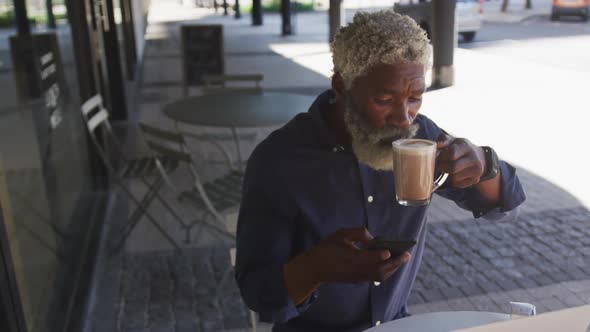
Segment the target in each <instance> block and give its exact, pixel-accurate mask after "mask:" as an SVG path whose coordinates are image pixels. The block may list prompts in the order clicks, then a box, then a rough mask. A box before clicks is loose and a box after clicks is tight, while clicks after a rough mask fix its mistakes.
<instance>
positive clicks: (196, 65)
mask: <svg viewBox="0 0 590 332" xmlns="http://www.w3.org/2000/svg"><path fill="white" fill-rule="evenodd" d="M181 43H182V62H183V68H182V69H183V76H184V85H185V86H195V85H202V84H203V75H207V74H212V75H221V74H223V72H224V58H223V26H222V25H220V24H219V25H183V26H182V27H181Z"/></svg>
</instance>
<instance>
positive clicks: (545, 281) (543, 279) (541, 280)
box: [529, 274, 554, 286]
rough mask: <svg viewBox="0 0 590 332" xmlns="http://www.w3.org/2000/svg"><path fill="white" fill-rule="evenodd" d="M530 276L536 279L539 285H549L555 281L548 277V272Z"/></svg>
mask: <svg viewBox="0 0 590 332" xmlns="http://www.w3.org/2000/svg"><path fill="white" fill-rule="evenodd" d="M529 278H532V279H534V280H535V281H536V282H537V285H538V286H547V285H550V284H552V283H554V281H553V279H551V278H550V277H548V276H547V275H546V274H538V275H535V276H530V277H529Z"/></svg>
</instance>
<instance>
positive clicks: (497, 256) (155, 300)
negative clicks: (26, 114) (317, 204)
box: [94, 0, 590, 332]
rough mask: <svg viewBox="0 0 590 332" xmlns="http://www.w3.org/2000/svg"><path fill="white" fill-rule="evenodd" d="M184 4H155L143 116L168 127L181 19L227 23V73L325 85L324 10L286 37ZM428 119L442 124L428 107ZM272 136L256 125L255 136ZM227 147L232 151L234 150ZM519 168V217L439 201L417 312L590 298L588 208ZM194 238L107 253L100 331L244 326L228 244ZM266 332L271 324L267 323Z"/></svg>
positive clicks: (306, 89)
mask: <svg viewBox="0 0 590 332" xmlns="http://www.w3.org/2000/svg"><path fill="white" fill-rule="evenodd" d="M176 3H177V2H176V1H165V0H154V1H153V4H152V9H151V13H150V24H149V26H148V30H147V38H148V41H147V46H146V54H145V62H144V67H143V73H144V74H143V85H142V89H141V99H142V100H141V113H140V115H139V117H140V119H141V120H142V121H147V122H154V123H157V124H158V125H161V126H167V125H171V122H170V121H169V120H168V119H166V118H165V117H164V116H163V115H162V114H161V108H162V105H163V104H165V103H166V102H169V101H171V100H174V99H176V98H178V97H180V94H181V90H180V86H179V81H180V58H179V47H178V45H179V41H178V24H179V23H182V22H192V23H195V22H198V23H223V24H224V25H225V40H226V44H225V49H226V65H227V72H231V73H251V72H261V73H263V74H264V75H265V80H264V83H263V85H264V88H265V89H268V90H281V91H290V92H296V93H303V94H310V95H315V94H317V93H319V92H321V91H322V90H323V89H325V88H327V87H328V86H329V80H328V76H329V74H330V64H329V54H327V46H326V36H327V24H326V21H327V18H326V16H325V13H310V14H305V15H304V14H300V15H299V16H298V18H297V22H298V23H297V24H298V25H297V26H298V34H297V35H296V36H292V37H288V38H283V37H280V36H279V35H278V31H279V20H278V17H277V16H276V15H266V16H265V26H263V27H258V28H255V27H251V26H250V25H249V21H248V20H249V17H247V16H245V17H244V19H242V20H234V19H233V18H226V17H221V16H216V15H213V14H212V13H211V12H208V11H204V10H193V9H190V8H187V7H179V6H178V5H177V4H176ZM349 14H351V12H350V13H349ZM180 21H182V22H180ZM470 55H471V53H462V54H460V56H458V60H457V66H462V63H466V65H469V61H471V60H470ZM480 88H482V89H483V87H481V86H480ZM449 91H450V92H449V93H451V94H454V93H458V92H454V91H453V90H449ZM432 94H433V96H432V97H431V96H427V98H426V100H427V102H426V103H428V102H429V101H428V100H436V101H437V102H440V100H441V98H444V94H445V90H440V91H437V92H435V93H432ZM429 95H430V94H429ZM302 111H305V110H302ZM458 111H460V110H458ZM467 111H469V109H463V112H467ZM426 112H427V114H428V115H431V114H434V115H438V117H441V115H440V114H437V113H436V112H435V111H434V110H433V109H432V108H430V109H426ZM191 129H192V130H200V131H205V132H215V130H214V129H210V128H191ZM452 129H453V130H457V129H456V127H454V128H452ZM270 130H272V129H263V130H258V137H259V138H263V137H265V135H266V134H268V133H269V132H270ZM469 137H471V136H469ZM256 143H257V141H253V142H244V144H243V148H244V152H245V153H246V154H248V153H249V152H250V151H251V150H252V149H253V147H254V146H255V145H256ZM193 148H194V150H195V151H196V152H197V153H199V154H200V155H203V156H206V157H207V158H208V159H209V160H213V161H216V160H218V159H219V158H220V156H218V155H216V154H215V152H214V151H208V150H207V149H206V148H205V147H203V146H200V145H194V146H193ZM228 148H233V147H232V146H231V144H230V143H228ZM500 151H502V150H500ZM219 160H220V159H219ZM200 171H201V172H203V174H204V176H205V177H209V178H210V177H214V176H215V174H216V171H217V168H216V167H211V166H207V165H205V164H203V165H201V166H200ZM518 172H519V175H520V177H521V180H522V182H523V184H524V186H525V188H526V190H527V194H528V200H527V202H526V204H525V205H523V207H522V210H521V216H520V218H519V220H518V221H517V222H514V223H490V222H486V221H475V220H473V218H472V217H471V215H470V214H469V213H467V212H465V211H462V210H460V209H459V208H457V207H456V206H454V204H452V203H449V202H447V201H445V200H443V199H435V200H434V202H433V203H432V206H431V208H430V211H429V218H430V221H431V224H430V225H429V236H428V242H427V248H426V253H425V256H424V263H423V266H422V269H421V271H420V273H419V276H418V279H417V281H416V285H415V288H414V291H413V293H412V296H411V299H410V311H411V312H414V313H421V312H428V311H441V310H491V311H498V312H507V311H508V309H507V303H508V302H509V301H525V302H531V303H533V304H535V305H537V306H538V308H539V311H540V312H543V311H549V310H556V309H560V308H565V307H570V306H575V305H579V304H583V303H590V251H589V250H588V248H590V242H589V240H588V239H589V238H590V226H589V225H590V212H589V211H588V210H587V209H586V208H585V207H584V206H583V205H582V204H581V203H580V201H579V200H578V199H576V198H575V197H574V196H572V195H571V194H569V193H568V192H567V191H565V190H563V189H562V188H560V187H559V186H557V185H555V184H554V183H552V182H549V181H547V180H545V179H544V178H542V177H539V176H537V175H535V174H534V173H532V172H530V171H527V170H525V169H524V168H519V169H518ZM236 190H238V189H237V188H236ZM153 213H154V214H156V215H157V218H158V219H159V220H161V221H162V222H163V223H164V224H165V225H166V227H167V228H168V229H170V230H171V231H172V232H173V233H174V234H175V236H176V237H177V238H178V239H182V238H183V236H184V234H183V233H182V232H181V230H180V229H179V227H178V225H176V224H175V223H174V222H173V221H172V220H171V218H170V216H168V215H166V214H165V213H164V212H163V211H162V210H160V209H158V208H156V209H154V211H153ZM183 213H185V215H186V216H187V217H191V216H192V215H191V212H183ZM113 232H116V230H113ZM191 241H192V242H191V245H190V246H187V249H186V250H185V252H184V255H174V254H173V253H172V252H171V251H170V247H169V246H168V245H167V244H166V243H164V242H163V241H162V240H161V238H159V236H158V235H157V233H155V232H154V230H153V229H151V228H150V226H149V225H148V224H147V223H141V224H140V226H139V227H138V228H137V229H136V230H135V231H134V233H133V234H132V236H131V237H130V239H129V241H128V243H127V247H126V252H125V253H124V254H123V255H121V256H117V257H113V258H110V259H109V262H108V268H107V269H106V270H105V271H103V273H102V275H101V278H100V282H101V285H102V286H101V287H102V288H101V289H102V291H101V292H100V294H101V296H100V297H99V299H97V306H96V310H95V315H96V319H95V322H94V330H95V331H107V330H108V331H122V332H123V331H126V332H131V331H134V332H140V331H141V332H147V331H220V330H226V331H230V330H231V331H234V330H236V331H237V330H243V329H244V328H245V327H246V326H247V324H248V314H247V311H246V310H245V308H244V306H243V305H242V304H241V302H240V298H239V293H238V292H237V288H236V286H235V284H234V282H233V279H231V278H229V279H228V278H227V273H228V271H230V270H231V265H230V264H229V256H228V254H227V247H226V246H227V245H229V244H225V245H221V246H219V243H218V242H217V246H213V244H215V243H216V242H215V239H214V238H211V237H207V236H206V235H205V237H201V238H199V239H194V238H192V239H191ZM197 245H198V248H196V247H195V246H197ZM188 247H190V248H188ZM262 330H269V326H268V325H263V326H262Z"/></svg>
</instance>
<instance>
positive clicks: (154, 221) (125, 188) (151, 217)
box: [112, 179, 181, 254]
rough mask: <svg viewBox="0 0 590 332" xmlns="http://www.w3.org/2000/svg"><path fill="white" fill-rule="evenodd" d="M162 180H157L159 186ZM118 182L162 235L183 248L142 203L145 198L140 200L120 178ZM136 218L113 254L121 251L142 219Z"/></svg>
mask: <svg viewBox="0 0 590 332" xmlns="http://www.w3.org/2000/svg"><path fill="white" fill-rule="evenodd" d="M161 181H162V179H159V180H157V182H159V184H158V186H161ZM116 183H117V184H118V185H119V187H121V189H123V191H124V192H125V193H126V194H127V196H128V197H129V198H130V199H131V200H132V201H133V202H134V203H135V204H136V205H137V209H141V210H142V214H143V215H145V216H146V218H148V221H149V222H150V223H151V224H152V225H154V227H156V229H157V230H158V232H159V233H160V234H161V235H162V236H164V238H166V240H168V242H169V243H170V244H171V245H172V246H174V248H175V249H177V250H181V247H180V246H179V245H178V244H177V243H176V240H175V239H174V238H173V237H172V236H170V235H169V234H168V232H166V230H165V229H164V228H163V227H162V226H160V224H159V223H158V222H157V221H156V219H155V218H154V217H153V216H152V215H151V214H150V213H149V212H148V211H147V206H144V204H142V201H144V200H142V201H139V200H138V199H137V198H136V197H135V195H133V193H132V192H131V191H130V190H129V189H128V188H127V187H126V186H125V185H124V184H123V183H121V181H120V180H117V181H116ZM158 186H155V188H154V189H157V187H158ZM152 191H153V190H152ZM146 195H147V194H146ZM150 196H155V194H153V193H151V194H150ZM144 198H145V197H144ZM152 199H153V198H152ZM134 214H135V211H134ZM139 217H141V215H139ZM136 219H137V220H133V225H131V223H129V224H128V225H127V226H126V229H127V228H129V226H131V228H130V229H129V230H128V231H127V232H125V233H124V234H123V236H122V237H121V239H119V241H118V243H117V244H116V245H115V247H114V248H113V251H112V254H114V253H115V252H117V251H119V249H120V248H121V246H122V244H123V243H124V242H125V241H126V240H127V238H128V237H129V235H130V234H131V231H133V229H134V228H135V226H136V225H137V223H138V222H139V220H140V218H136Z"/></svg>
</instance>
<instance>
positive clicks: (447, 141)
mask: <svg viewBox="0 0 590 332" xmlns="http://www.w3.org/2000/svg"><path fill="white" fill-rule="evenodd" d="M454 140H455V138H454V137H452V136H451V135H449V134H447V133H444V132H443V133H441V134H440V136H438V139H437V140H436V147H437V148H439V149H443V148H446V147H447V146H449V145H451V143H453V141H454Z"/></svg>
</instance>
